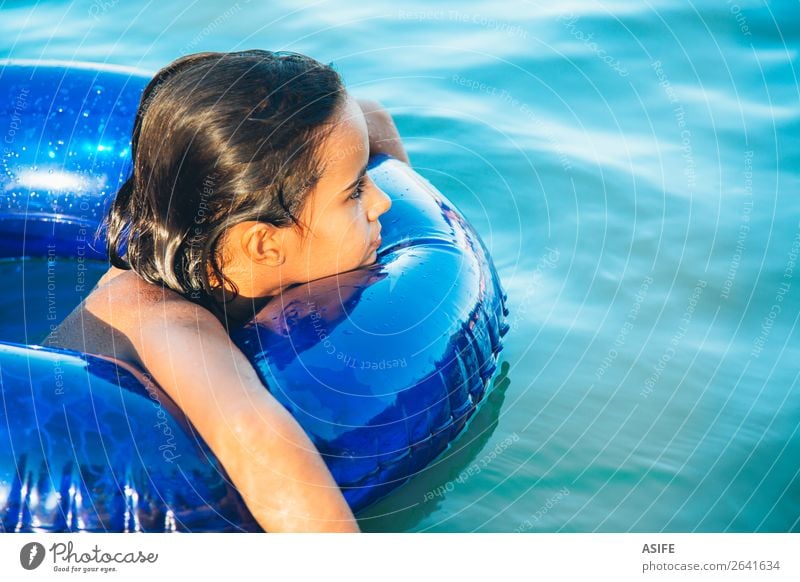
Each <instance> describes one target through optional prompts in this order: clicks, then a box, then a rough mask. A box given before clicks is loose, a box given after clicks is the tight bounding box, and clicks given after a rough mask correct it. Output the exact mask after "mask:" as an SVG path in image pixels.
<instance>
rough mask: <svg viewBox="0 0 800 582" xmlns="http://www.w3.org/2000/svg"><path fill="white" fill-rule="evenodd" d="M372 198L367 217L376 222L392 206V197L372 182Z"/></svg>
mask: <svg viewBox="0 0 800 582" xmlns="http://www.w3.org/2000/svg"><path fill="white" fill-rule="evenodd" d="M372 190H373V193H372V200H371V201H370V206H369V210H368V211H367V217H368V218H369V220H370V221H371V222H375V221H376V220H378V218H379V217H380V216H381V215H382V214H385V213H386V212H387V211H388V210H389V209H390V208H391V207H392V199H391V198H389V195H388V194H386V192H384V191H383V190H381V189H380V188H378V187H377V186H375V184H374V183H373V184H372Z"/></svg>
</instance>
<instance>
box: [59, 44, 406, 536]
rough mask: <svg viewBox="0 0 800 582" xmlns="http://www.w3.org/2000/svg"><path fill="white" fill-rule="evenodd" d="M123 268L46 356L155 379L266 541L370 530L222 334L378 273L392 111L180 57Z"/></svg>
mask: <svg viewBox="0 0 800 582" xmlns="http://www.w3.org/2000/svg"><path fill="white" fill-rule="evenodd" d="M131 143H132V156H133V171H132V174H131V176H130V178H129V179H128V181H127V182H125V184H124V185H123V186H122V188H120V190H119V192H118V193H117V195H116V198H115V200H114V202H113V204H112V206H111V208H110V210H109V214H108V217H107V228H108V235H107V246H108V253H109V257H110V259H111V264H112V266H111V268H110V269H109V271H108V272H107V273H106V274H105V275H104V276H103V277H102V278H101V279H100V281H99V282H98V284H97V286H96V287H95V288H94V289H93V290H92V292H91V293H90V294H89V295H88V296H87V297H86V299H85V300H84V301H83V302H82V303H81V304H80V305H79V306H78V307H77V308H76V309H75V310H74V311H73V312H72V313H71V314H70V315H69V316H68V317H67V318H66V319H65V320H64V322H62V323H61V325H60V326H59V327H58V328H57V329H56V330H55V331H54V332H53V333H52V334H50V336H48V338H47V340H46V344H49V345H53V346H60V347H65V348H71V349H77V350H81V351H84V352H90V353H96V354H101V355H107V356H112V357H114V358H117V359H120V360H123V361H125V362H128V363H131V364H133V365H135V366H138V367H139V368H141V369H143V370H144V371H145V372H146V373H148V374H149V375H150V376H151V377H152V378H153V379H154V380H155V381H156V382H157V383H158V384H159V385H160V386H161V387H162V388H163V389H164V390H165V391H166V392H167V393H168V394H169V395H170V397H171V398H172V399H173V400H174V401H175V402H176V404H177V405H178V406H180V407H181V409H182V410H183V411H184V412H185V414H186V415H187V416H188V418H189V420H190V421H191V422H192V423H193V424H194V426H195V427H196V428H197V430H198V431H199V433H200V435H201V436H202V437H203V439H204V440H205V442H206V443H207V444H208V445H209V446H210V447H211V449H212V451H213V452H214V453H215V455H216V456H217V457H218V459H219V460H220V461H221V463H222V464H223V466H224V467H225V470H226V471H227V473H228V474H229V476H230V477H231V479H232V480H233V483H234V484H235V486H236V487H237V489H238V490H239V492H240V493H241V495H242V497H243V499H244V500H245V503H246V504H247V506H248V508H249V509H250V511H251V512H252V514H253V516H254V517H255V518H256V520H257V521H258V523H259V524H260V525H261V527H262V528H263V529H264V530H266V531H348V532H354V531H358V526H357V523H356V521H355V519H354V517H353V514H352V512H351V511H350V508H349V507H348V505H347V503H346V502H345V500H344V497H343V495H342V493H341V491H340V490H339V488H338V486H337V485H336V482H335V481H334V480H333V477H332V476H331V474H330V473H329V471H328V470H327V467H326V466H325V463H324V462H323V460H322V458H321V456H320V455H319V452H318V451H317V450H316V449H315V447H314V445H313V444H312V443H311V441H310V439H309V438H308V437H307V435H305V433H304V432H303V430H302V429H301V428H300V426H299V425H298V424H297V422H296V421H295V420H294V419H293V418H292V417H291V415H289V413H288V412H287V411H286V410H285V409H284V408H283V407H282V406H281V405H280V404H279V403H278V402H277V401H276V400H275V399H274V397H273V396H272V395H271V394H270V393H269V392H268V391H267V390H265V389H264V387H263V386H262V384H261V382H260V380H259V378H258V376H257V375H256V372H255V370H254V369H253V368H252V366H251V365H250V363H249V361H248V360H247V359H246V358H245V357H244V355H243V354H242V353H241V352H240V351H239V350H238V349H237V348H236V346H234V345H233V343H232V342H231V340H230V339H229V337H228V332H227V330H228V328H230V327H233V326H235V325H238V324H241V323H243V322H245V321H246V320H248V319H250V318H251V317H253V316H254V315H255V313H256V312H257V311H258V310H259V309H260V308H261V307H263V305H264V304H266V302H267V301H269V300H270V298H273V297H275V296H277V295H279V294H280V293H281V292H282V290H284V289H286V288H287V287H290V286H292V285H297V284H300V283H305V282H308V281H311V280H314V279H318V278H321V277H325V276H328V275H334V274H337V273H340V272H344V271H349V270H352V269H355V268H358V267H361V266H364V265H369V264H371V263H374V262H375V258H376V250H377V248H378V246H379V245H380V242H381V238H380V230H381V224H380V221H379V217H380V216H381V215H382V214H383V213H385V212H386V211H387V210H388V209H389V207H390V206H391V202H390V200H389V198H388V196H386V194H385V193H384V192H382V191H381V190H379V189H378V188H377V187H376V186H375V184H374V183H372V182H371V180H370V178H369V176H368V175H367V174H366V164H367V159H368V157H369V155H370V154H374V153H379V152H382V153H387V154H389V155H392V156H394V157H396V158H398V159H400V160H402V161H404V162H406V163H408V157H407V155H406V153H405V151H404V149H403V146H402V144H401V143H400V139H399V135H398V134H397V130H396V128H395V126H394V123H393V122H392V119H391V117H390V116H389V114H388V113H387V112H386V111H385V110H383V109H382V108H381V107H380V105H378V104H377V103H374V102H368V101H360V102H359V101H356V100H354V99H353V98H352V97H351V96H350V95H349V94H348V93H347V91H346V90H345V89H344V87H343V85H342V81H341V78H340V77H339V75H338V74H337V73H336V72H335V71H334V70H333V69H332V68H331V67H330V66H325V65H323V64H321V63H319V62H317V61H315V60H313V59H311V58H309V57H306V56H303V55H299V54H294V53H285V52H282V53H272V52H268V51H262V50H250V51H242V52H234V53H210V52H209V53H198V54H193V55H188V56H185V57H182V58H180V59H178V60H176V61H175V62H173V63H171V64H170V65H169V66H167V67H165V68H164V69H162V70H161V71H159V72H158V74H156V76H155V77H154V78H153V80H152V81H151V82H150V83H149V84H148V86H147V87H146V88H145V90H144V93H143V94H142V99H141V103H140V105H139V109H138V111H137V114H136V119H135V123H134V128H133V135H132V139H131Z"/></svg>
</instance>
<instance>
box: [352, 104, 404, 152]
mask: <svg viewBox="0 0 800 582" xmlns="http://www.w3.org/2000/svg"><path fill="white" fill-rule="evenodd" d="M357 102H358V105H359V106H360V107H361V112H362V113H363V114H364V119H366V121H367V133H368V134H369V153H370V155H372V154H378V153H382V154H389V155H390V156H392V157H395V158H397V159H398V160H402V161H403V162H405V163H407V164H410V163H411V162H410V161H409V159H408V154H407V153H406V150H405V148H404V147H403V142H402V141H401V140H400V133H399V132H398V131H397V126H396V125H395V124H394V120H393V119H392V116H391V115H390V114H389V112H388V111H386V109H385V108H384V107H383V106H382V105H381V104H380V103H378V102H377V101H373V100H372V99H357Z"/></svg>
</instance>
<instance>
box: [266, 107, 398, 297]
mask: <svg viewBox="0 0 800 582" xmlns="http://www.w3.org/2000/svg"><path fill="white" fill-rule="evenodd" d="M321 149H322V151H321V155H322V159H323V163H324V169H323V174H322V177H321V178H320V180H319V181H318V182H317V184H316V186H315V188H314V190H313V192H312V193H311V195H310V197H309V199H308V201H307V202H306V204H305V206H304V208H303V211H302V212H301V218H302V221H303V223H304V224H305V225H307V226H308V231H307V232H306V233H305V236H304V237H301V236H300V235H299V233H297V232H296V231H295V230H294V229H282V230H287V231H291V235H288V236H286V237H285V239H284V241H283V243H284V245H283V246H284V251H285V253H286V260H285V262H284V264H283V265H282V266H281V267H282V269H283V270H284V273H283V275H284V276H285V277H286V278H287V279H289V280H291V281H292V282H306V281H312V280H314V279H319V278H321V277H325V276H328V275H335V274H337V273H341V272H344V271H349V270H352V269H355V268H357V267H360V266H364V265H370V264H372V263H374V262H375V260H376V252H377V249H378V246H379V245H380V243H381V238H380V232H381V223H380V221H379V220H378V219H379V217H380V216H381V215H382V214H384V213H385V212H386V211H387V210H389V208H390V207H391V205H392V202H391V200H390V199H389V197H388V196H387V195H386V194H385V193H384V192H383V191H382V190H380V189H379V188H378V187H377V186H376V185H375V184H374V183H373V182H372V180H371V179H370V178H369V176H368V175H367V173H366V166H367V160H368V158H369V137H368V134H367V124H366V121H365V119H364V115H363V113H362V112H361V108H360V107H359V105H358V103H357V102H356V100H355V99H353V98H352V97H350V95H347V97H346V100H345V101H344V103H343V104H342V107H341V108H340V109H339V112H338V116H337V117H336V118H335V119H334V121H333V128H332V130H331V132H330V133H329V135H328V138H327V139H326V140H325V141H324V142H323V144H322V146H321ZM287 234H288V233H287Z"/></svg>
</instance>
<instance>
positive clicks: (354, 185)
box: [340, 163, 368, 194]
mask: <svg viewBox="0 0 800 582" xmlns="http://www.w3.org/2000/svg"><path fill="white" fill-rule="evenodd" d="M367 165H368V163H367V164H364V167H363V168H361V171H360V172H359V173H358V177H357V178H356V179H355V180H353V182H352V183H351V184H350V185H349V186H347V187H346V188H345V189H344V190H342V191H341V192H340V194H344V193H345V192H350V191H351V190H352V189H353V188H355V187H356V184H358V181H359V180H360V179H361V178H363V177H364V174H366V173H367Z"/></svg>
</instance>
